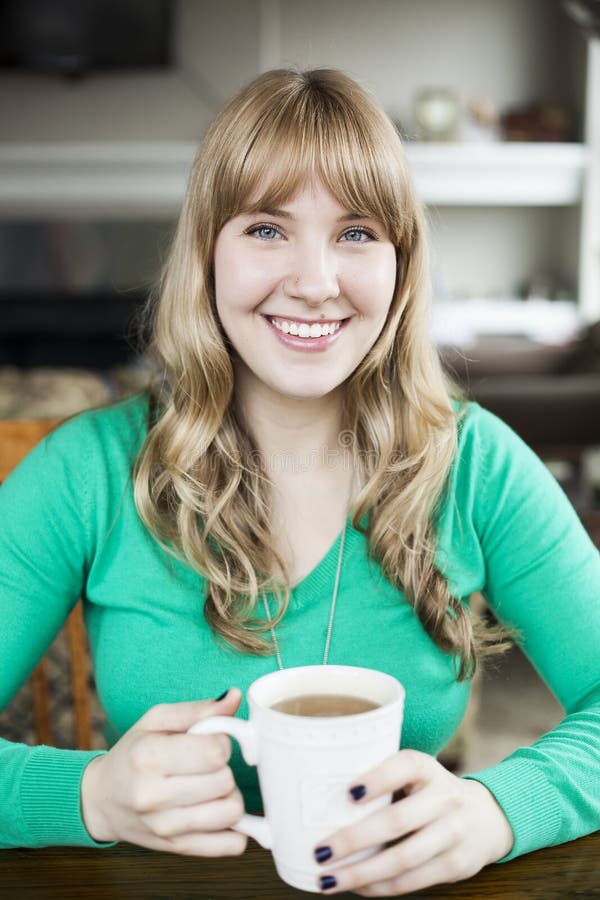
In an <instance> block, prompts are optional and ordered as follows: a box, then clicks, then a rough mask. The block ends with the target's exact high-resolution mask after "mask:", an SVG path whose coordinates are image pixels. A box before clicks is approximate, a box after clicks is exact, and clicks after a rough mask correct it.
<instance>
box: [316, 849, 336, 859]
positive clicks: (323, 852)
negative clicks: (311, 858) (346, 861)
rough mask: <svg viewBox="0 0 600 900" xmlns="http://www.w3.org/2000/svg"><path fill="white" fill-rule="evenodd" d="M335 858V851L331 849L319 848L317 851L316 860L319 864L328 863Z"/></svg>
mask: <svg viewBox="0 0 600 900" xmlns="http://www.w3.org/2000/svg"><path fill="white" fill-rule="evenodd" d="M332 856H333V851H332V849H331V847H317V849H316V850H315V859H316V861H317V862H318V863H323V862H326V860H328V859H331V857H332Z"/></svg>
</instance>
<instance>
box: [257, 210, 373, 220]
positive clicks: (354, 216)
mask: <svg viewBox="0 0 600 900" xmlns="http://www.w3.org/2000/svg"><path fill="white" fill-rule="evenodd" d="M242 215H244V216H255V215H265V216H272V217H273V218H275V219H288V220H292V221H293V220H294V219H295V216H293V215H292V213H291V212H288V211H287V210H286V209H280V208H279V207H278V206H269V207H265V208H264V209H248V210H243V211H242ZM371 218H373V217H372V216H369V215H366V216H361V215H360V213H344V215H343V216H340V217H339V218H338V219H337V221H338V222H356V221H357V220H358V219H371Z"/></svg>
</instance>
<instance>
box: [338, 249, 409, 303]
mask: <svg viewBox="0 0 600 900" xmlns="http://www.w3.org/2000/svg"><path fill="white" fill-rule="evenodd" d="M396 276H397V270H396V253H395V251H394V248H393V247H390V248H389V252H388V248H385V252H382V253H381V254H380V256H379V257H378V258H377V259H375V260H373V261H372V264H371V265H369V266H360V267H358V266H357V267H356V269H355V270H354V272H352V273H351V275H350V278H349V280H348V282H347V283H348V285H352V287H351V290H352V293H353V295H354V296H353V300H354V302H355V304H356V305H357V306H358V307H359V308H360V309H361V311H362V312H363V313H365V314H366V315H369V316H373V317H374V318H378V319H381V320H382V321H384V320H385V317H386V316H387V312H388V310H389V308H390V304H391V302H392V298H393V296H394V289H395V287H396Z"/></svg>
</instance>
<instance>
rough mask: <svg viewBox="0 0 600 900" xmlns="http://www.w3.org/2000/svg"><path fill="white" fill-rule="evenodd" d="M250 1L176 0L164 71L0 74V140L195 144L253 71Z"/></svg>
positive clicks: (254, 12) (254, 24)
mask: <svg viewBox="0 0 600 900" xmlns="http://www.w3.org/2000/svg"><path fill="white" fill-rule="evenodd" d="M258 8H259V3H258V0H219V2H218V3H213V2H205V0H179V2H178V4H177V10H176V13H177V14H176V23H177V27H176V36H175V38H176V40H175V43H176V47H175V57H176V63H175V67H174V68H173V69H172V70H165V71H160V70H157V71H155V72H138V73H134V74H121V73H105V74H93V75H90V76H89V77H87V78H84V79H83V80H81V81H67V80H65V79H63V78H58V77H54V76H44V75H34V74H27V75H23V74H6V73H4V72H3V73H1V74H0V140H2V141H13V142H19V141H144V140H148V141H186V140H187V141H189V140H192V141H194V140H198V139H199V138H200V137H201V136H202V134H203V132H204V131H205V129H206V126H207V125H208V123H209V122H210V120H211V118H212V117H213V114H214V112H215V111H216V109H217V108H218V107H219V106H220V105H222V103H223V102H224V101H225V100H226V99H227V98H228V97H229V96H230V95H231V94H232V93H233V92H234V91H236V90H237V89H238V87H239V86H240V85H241V84H242V83H244V82H245V81H247V80H249V79H250V78H252V77H253V76H254V75H255V74H256V72H257V69H258V22H259V19H258Z"/></svg>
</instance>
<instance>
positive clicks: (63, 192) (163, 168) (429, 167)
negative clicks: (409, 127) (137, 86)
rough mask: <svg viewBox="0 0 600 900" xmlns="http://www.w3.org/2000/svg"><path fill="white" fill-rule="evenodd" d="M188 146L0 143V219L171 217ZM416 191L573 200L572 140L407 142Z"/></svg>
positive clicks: (583, 160) (188, 159) (452, 198)
mask: <svg viewBox="0 0 600 900" xmlns="http://www.w3.org/2000/svg"><path fill="white" fill-rule="evenodd" d="M195 151H196V145H195V144H191V143H157V144H152V143H128V144H124V143H106V144H92V143H81V144H73V143H65V144H60V143H38V144H16V143H14V144H11V143H5V144H0V215H1V216H2V217H3V218H5V219H7V218H11V219H13V220H14V219H27V218H42V219H48V218H52V217H56V216H61V215H64V216H93V217H94V218H98V219H110V218H113V219H116V218H118V219H123V218H129V219H133V218H140V217H157V218H164V217H168V218H172V217H175V216H176V215H177V213H178V211H179V208H180V206H181V201H182V199H183V195H184V191H185V185H186V179H187V175H188V172H189V169H190V166H191V163H192V160H193V158H194V154H195ZM407 154H408V157H409V161H410V166H411V170H412V172H413V176H414V179H415V183H416V186H417V190H418V192H419V193H420V195H421V197H422V198H423V200H424V201H425V203H427V204H432V205H467V206H470V205H473V206H475V205H484V204H485V205H503V206H507V205H508V206H512V205H527V206H530V205H534V206H536V205H540V206H555V205H557V206H560V205H570V204H575V203H579V201H580V199H581V195H582V183H583V174H584V171H585V168H586V164H587V152H586V147H585V146H583V145H580V144H508V143H506V144H502V143H498V144H416V143H415V144H410V143H409V144H407Z"/></svg>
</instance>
